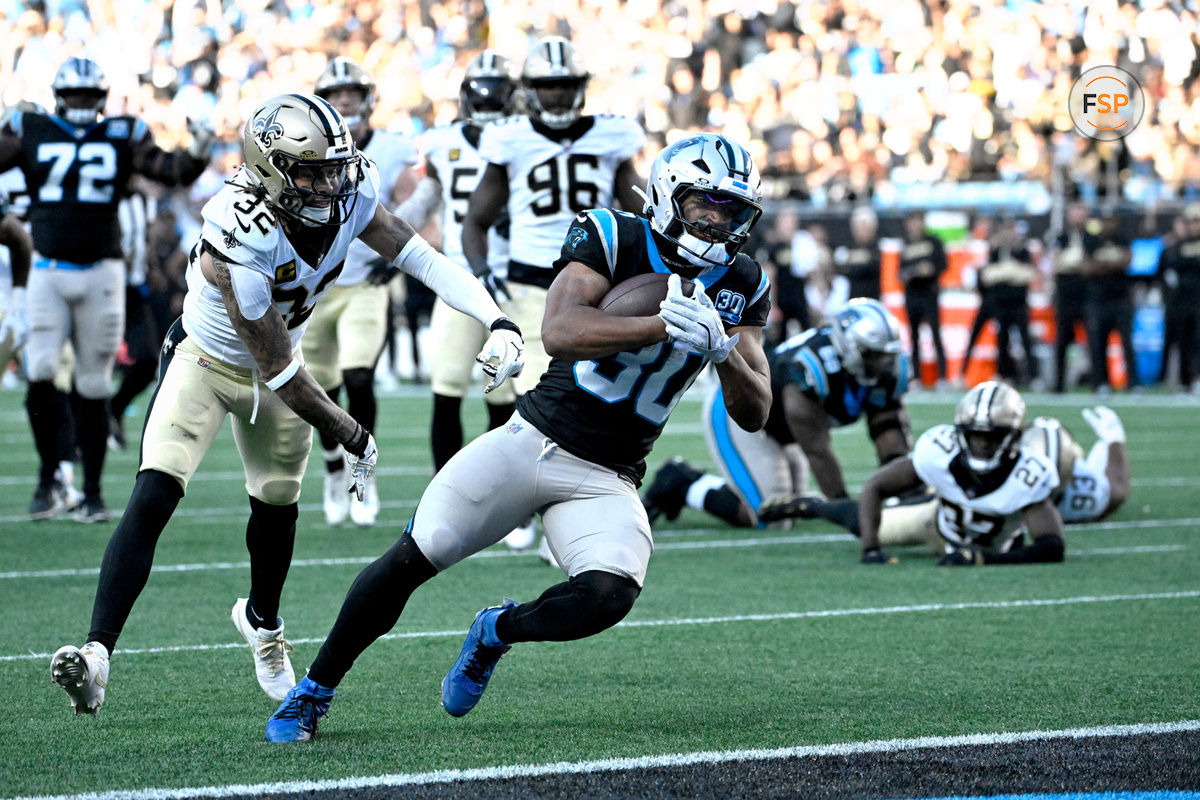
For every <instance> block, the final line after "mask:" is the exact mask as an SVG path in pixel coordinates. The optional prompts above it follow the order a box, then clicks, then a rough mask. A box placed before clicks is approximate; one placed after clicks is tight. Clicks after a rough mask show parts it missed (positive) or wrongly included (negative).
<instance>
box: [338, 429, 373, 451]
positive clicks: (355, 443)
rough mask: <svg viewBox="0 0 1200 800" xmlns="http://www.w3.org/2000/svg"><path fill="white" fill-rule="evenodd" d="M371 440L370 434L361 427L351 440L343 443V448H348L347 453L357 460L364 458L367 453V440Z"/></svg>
mask: <svg viewBox="0 0 1200 800" xmlns="http://www.w3.org/2000/svg"><path fill="white" fill-rule="evenodd" d="M370 438H371V434H370V432H368V431H367V429H366V428H364V427H363V426H362V425H359V426H358V430H357V431H356V432H355V434H354V435H353V436H351V437H350V440H349V441H348V442H343V443H342V447H344V448H346V452H347V453H350V454H351V455H353V456H355V457H357V458H362V457H363V455H364V454H365V453H366V452H367V440H368V439H370Z"/></svg>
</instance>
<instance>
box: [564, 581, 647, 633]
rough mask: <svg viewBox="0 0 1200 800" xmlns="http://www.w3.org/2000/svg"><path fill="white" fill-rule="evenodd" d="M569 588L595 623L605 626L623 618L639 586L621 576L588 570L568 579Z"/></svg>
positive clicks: (609, 625) (614, 623)
mask: <svg viewBox="0 0 1200 800" xmlns="http://www.w3.org/2000/svg"><path fill="white" fill-rule="evenodd" d="M570 583H571V589H572V590H573V591H574V592H575V593H576V594H577V595H578V596H579V598H580V599H581V600H583V602H584V607H585V608H586V609H588V611H589V612H590V613H591V614H592V615H593V617H594V619H595V620H596V622H598V623H600V624H601V625H603V626H604V627H605V628H609V627H611V626H613V625H616V624H617V623H618V622H620V621H621V620H623V619H625V615H626V614H628V613H629V611H630V609H632V608H633V603H634V601H635V600H637V598H638V595H639V594H641V593H642V589H641V587H640V586H638V585H637V584H636V583H634V582H633V581H632V580H630V579H629V578H626V577H625V576H623V575H615V574H613V573H611V572H603V571H601V570H591V571H589V572H581V573H580V574H578V575H575V576H573V577H572V578H571V580H570Z"/></svg>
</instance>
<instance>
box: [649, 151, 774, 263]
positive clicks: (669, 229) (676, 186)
mask: <svg viewBox="0 0 1200 800" xmlns="http://www.w3.org/2000/svg"><path fill="white" fill-rule="evenodd" d="M760 183H761V180H760V178H759V175H758V168H757V167H755V166H754V160H753V159H751V158H750V153H748V152H747V151H746V148H744V147H742V146H741V145H739V144H735V143H733V142H731V141H729V140H728V139H726V138H725V137H724V136H721V135H720V134H716V133H700V134H696V135H695V136H689V137H688V138H686V139H681V140H680V141H678V142H675V143H674V144H672V145H670V146H669V147H667V148H666V149H665V150H663V151H662V152H661V153H659V154H658V158H656V159H654V163H653V164H652V165H651V166H650V179H649V181H648V182H647V186H646V192H643V193H642V196H643V198H645V200H646V205H645V207H644V208H643V209H642V212H643V213H644V214H645V215H646V216H647V217H648V218H649V219H650V227H651V228H652V229H653V230H654V232H655V233H657V234H658V235H659V236H661V237H662V238H663V239H666V240H667V241H668V242H670V243H671V244H673V245H674V246H675V247H674V250H675V254H676V255H677V256H678V257H679V258H680V259H681V260H682V261H684V262H686V265H687V266H696V267H723V266H727V265H729V264H730V263H732V262H733V258H734V256H736V255H737V252H738V248H739V247H741V246H742V245H743V244H744V243H745V241H746V237H747V236H748V235H749V233H750V231H751V229H753V228H754V225H755V223H757V222H758V219H759V217H761V216H762V192H761V191H760V190H759V184H760ZM689 196H690V197H691V200H692V202H693V203H698V204H699V206H700V207H701V208H703V209H704V210H705V214H704V215H703V216H701V218H700V219H698V220H695V221H689V220H688V219H686V218H685V217H684V214H683V210H682V209H683V202H684V200H685V199H687V198H688V197H689ZM710 211H714V212H716V214H715V216H717V217H719V218H720V220H721V221H720V222H713V221H712V218H713V215H712V214H710V213H708V212H710ZM663 255H664V256H669V255H670V254H669V253H664V254H663Z"/></svg>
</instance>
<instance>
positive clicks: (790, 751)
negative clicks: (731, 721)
mask: <svg viewBox="0 0 1200 800" xmlns="http://www.w3.org/2000/svg"><path fill="white" fill-rule="evenodd" d="M1194 730H1200V721H1198V720H1182V721H1180V722H1150V723H1142V724H1137V725H1104V726H1097V727H1092V728H1067V729H1065V730H1053V731H1020V732H1016V733H1005V732H1000V733H975V734H967V735H965V736H921V737H918V738H914V739H885V740H874V741H867V742H843V743H840V744H827V745H797V746H795V747H780V748H775V749H770V750H767V749H751V750H715V751H713V750H710V751H703V752H697V753H670V754H664V755H646V756H638V757H635V758H608V759H600V760H594V761H560V762H556V763H553V764H509V765H505V766H496V767H480V768H477V769H447V770H438V771H435V772H415V773H393V774H389V775H375V776H370V777H356V778H341V779H337V780H320V781H277V782H274V783H256V784H225V785H216V786H202V787H192V788H187V789H155V788H144V789H135V790H131V791H115V792H91V793H87V794H71V795H53V796H43V797H38V798H17V800H179V799H180V798H188V797H214V798H220V797H230V796H234V795H251V796H255V795H265V794H277V793H278V794H285V793H286V794H300V793H307V792H327V791H353V790H363V789H376V788H380V787H398V786H426V785H429V784H437V783H449V782H458V781H488V780H504V779H508V778H532V777H538V776H544V775H588V774H593V773H598V772H632V771H635V770H644V769H655V768H662V767H685V766H691V765H696V764H725V763H729V762H732V761H772V760H778V759H784V758H827V757H837V756H848V755H857V754H863V753H898V752H905V751H911V750H925V749H942V748H949V747H989V746H995V745H1005V744H1018V743H1021V742H1034V741H1047V740H1052V739H1077V740H1078V739H1096V738H1100V737H1112V736H1122V737H1125V736H1143V735H1147V734H1168V733H1181V732H1186V731H1194Z"/></svg>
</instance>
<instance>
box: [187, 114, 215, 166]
mask: <svg viewBox="0 0 1200 800" xmlns="http://www.w3.org/2000/svg"><path fill="white" fill-rule="evenodd" d="M187 129H188V133H190V134H191V135H192V143H191V144H189V145H188V148H187V152H188V155H190V156H191V157H192V158H195V159H198V160H200V161H207V160H208V159H209V158H210V157H211V156H212V143H213V140H214V139H216V138H217V134H216V132H215V131H214V130H213V129H212V128H211V127H209V125H208V123H206V122H201V121H199V120H194V119H189V120H188V121H187Z"/></svg>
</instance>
